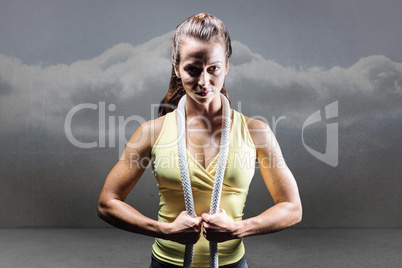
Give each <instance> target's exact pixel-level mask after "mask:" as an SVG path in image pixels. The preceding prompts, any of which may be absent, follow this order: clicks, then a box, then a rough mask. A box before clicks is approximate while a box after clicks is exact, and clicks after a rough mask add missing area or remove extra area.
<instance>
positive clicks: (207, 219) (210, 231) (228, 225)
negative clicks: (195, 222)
mask: <svg viewBox="0 0 402 268" xmlns="http://www.w3.org/2000/svg"><path fill="white" fill-rule="evenodd" d="M201 217H202V221H203V225H204V228H203V232H204V237H205V238H206V239H207V240H209V241H212V242H224V241H227V240H231V239H234V238H236V237H235V232H236V229H237V228H236V224H235V222H234V221H233V220H232V219H231V218H229V216H228V215H227V214H226V211H225V210H224V209H223V208H221V209H219V211H218V213H216V214H213V215H211V214H209V213H204V214H202V215H201Z"/></svg>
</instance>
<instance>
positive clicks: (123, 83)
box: [0, 33, 402, 133]
mask: <svg viewBox="0 0 402 268" xmlns="http://www.w3.org/2000/svg"><path fill="white" fill-rule="evenodd" d="M170 39H171V33H167V34H165V35H163V36H160V37H157V38H154V39H152V40H150V41H149V42H147V43H145V44H142V45H139V46H136V47H134V46H132V45H131V44H127V43H122V44H118V45H116V46H114V47H112V48H110V49H108V50H107V51H105V52H104V53H102V54H101V55H99V56H98V57H96V58H93V59H90V60H85V61H77V62H75V63H73V64H71V65H62V64H60V65H51V66H41V65H37V66H28V65H25V64H23V63H22V62H21V61H19V60H18V59H15V58H12V57H9V56H4V55H0V113H1V118H0V122H1V125H2V130H1V132H3V133H12V132H18V131H23V130H24V129H26V128H27V126H31V125H33V126H36V127H40V128H42V129H43V128H44V129H46V131H48V132H57V131H60V130H62V129H61V126H62V124H61V123H60V122H64V119H65V116H66V114H67V112H68V111H69V110H70V109H71V108H72V107H73V106H74V105H77V104H79V103H84V102H92V103H96V102H98V101H109V102H113V103H115V104H116V106H118V105H119V103H121V102H124V101H126V102H127V101H129V100H133V99H135V98H136V96H139V95H140V94H141V95H142V94H149V95H152V94H154V92H155V90H156V89H155V88H154V87H155V86H156V87H158V85H159V87H160V88H158V89H157V90H158V92H166V90H167V86H168V83H169V76H170V68H171V67H170V59H169V57H170ZM233 51H234V52H233V57H232V58H231V60H230V71H229V74H228V78H227V83H226V85H227V88H228V90H229V92H230V94H233V95H236V96H238V98H239V99H241V100H242V101H243V102H245V104H246V105H252V104H255V106H253V108H254V107H256V109H257V110H258V109H260V110H259V112H261V113H266V114H272V113H273V112H275V114H278V112H277V111H280V112H279V113H282V114H288V115H294V116H295V117H297V118H299V120H304V119H305V118H306V116H307V114H308V113H311V112H312V111H314V110H316V108H317V106H320V105H321V106H320V107H322V106H324V105H326V104H328V103H330V102H332V101H335V100H339V101H340V106H341V108H340V109H344V111H345V113H347V117H348V120H352V121H353V119H358V118H359V117H360V116H361V115H362V114H364V113H367V112H368V111H371V112H372V113H373V112H375V113H376V114H378V115H381V116H394V117H395V115H396V116H401V113H402V112H401V109H400V105H401V100H402V64H400V63H395V62H392V61H391V60H390V59H388V58H386V57H384V56H370V57H367V58H362V59H361V60H360V61H358V62H357V63H355V64H354V65H352V66H351V67H349V68H340V67H333V68H332V69H329V70H326V69H322V68H310V69H306V70H301V69H295V68H292V67H284V66H281V65H280V64H277V63H275V62H273V61H271V60H267V59H264V58H263V57H262V56H261V55H258V54H255V53H253V52H252V51H251V50H250V49H249V48H248V47H246V46H245V45H243V44H241V43H239V42H235V41H234V42H233ZM162 98H163V95H161V96H159V99H162ZM258 107H259V108H258ZM340 113H342V110H340ZM131 114H132V112H131Z"/></svg>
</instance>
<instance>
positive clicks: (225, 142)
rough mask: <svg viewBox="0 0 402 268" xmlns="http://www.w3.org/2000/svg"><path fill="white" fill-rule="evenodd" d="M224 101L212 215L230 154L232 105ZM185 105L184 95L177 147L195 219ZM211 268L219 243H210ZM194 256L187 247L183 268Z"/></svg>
mask: <svg viewBox="0 0 402 268" xmlns="http://www.w3.org/2000/svg"><path fill="white" fill-rule="evenodd" d="M221 98H222V99H223V104H224V105H223V114H224V118H223V121H222V133H221V142H220V148H219V155H218V166H217V170H216V173H215V181H214V186H213V189H212V197H211V208H210V213H211V214H215V213H217V212H218V209H219V203H220V197H221V193H222V183H223V177H224V175H225V168H226V162H227V156H228V152H229V140H230V104H229V101H228V100H227V98H226V97H225V96H224V95H223V94H221ZM185 104H186V95H184V96H183V97H182V98H181V99H180V101H179V104H178V107H177V145H178V154H179V166H180V173H181V177H182V186H183V192H184V200H185V203H186V211H187V214H189V215H190V216H192V217H195V210H194V200H193V195H192V190H191V182H190V175H189V171H188V162H187V151H186V130H185ZM209 247H210V267H212V268H217V267H218V265H219V264H218V263H219V260H218V243H215V242H210V243H209ZM193 255H194V245H187V246H186V250H185V255H184V265H183V267H185V268H187V267H191V264H192V259H193Z"/></svg>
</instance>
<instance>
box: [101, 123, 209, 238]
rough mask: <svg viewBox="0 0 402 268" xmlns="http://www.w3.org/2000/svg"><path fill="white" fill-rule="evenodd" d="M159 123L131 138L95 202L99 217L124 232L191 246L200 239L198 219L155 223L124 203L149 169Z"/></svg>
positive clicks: (148, 125) (147, 125) (146, 126)
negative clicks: (96, 202)
mask: <svg viewBox="0 0 402 268" xmlns="http://www.w3.org/2000/svg"><path fill="white" fill-rule="evenodd" d="M162 123H163V121H162V120H161V119H160V118H158V119H156V120H153V121H148V122H146V123H144V124H142V125H141V126H140V127H139V128H138V129H137V131H136V132H135V133H134V134H133V136H132V137H131V138H130V141H129V142H128V143H127V146H126V148H125V150H124V153H123V155H122V157H121V159H120V160H119V162H118V163H117V164H116V165H115V167H114V168H113V169H112V171H111V172H110V173H109V175H108V176H107V178H106V181H105V184H104V186H103V189H102V191H101V194H100V196H99V200H98V215H99V217H100V218H102V219H103V220H105V221H106V222H108V223H110V224H111V225H113V226H115V227H117V228H120V229H123V230H126V231H130V232H134V233H139V234H144V235H148V236H152V237H157V238H163V239H168V240H172V241H176V242H179V243H182V244H194V243H195V242H196V241H197V240H198V238H199V234H200V229H201V227H200V226H201V218H192V217H190V216H188V215H187V214H185V213H182V214H180V215H179V217H177V219H176V220H175V221H174V222H173V223H164V222H158V221H155V220H153V219H150V218H148V217H146V216H144V215H142V214H141V213H140V212H139V211H138V210H136V209H135V208H133V207H132V206H130V205H128V204H127V203H125V202H124V200H125V199H126V197H127V195H128V193H129V192H130V191H131V190H132V189H133V187H134V186H135V185H136V183H137V182H138V180H139V179H140V177H141V175H142V174H143V173H144V171H145V169H146V167H147V166H148V163H149V161H150V156H151V150H152V146H153V142H154V141H153V140H152V137H154V138H156V137H157V135H156V134H158V135H159V132H160V129H161V125H162ZM151 134H154V135H151Z"/></svg>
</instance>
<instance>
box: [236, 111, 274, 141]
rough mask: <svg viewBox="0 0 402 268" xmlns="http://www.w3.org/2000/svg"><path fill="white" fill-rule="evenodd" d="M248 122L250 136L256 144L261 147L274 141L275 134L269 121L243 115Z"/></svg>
mask: <svg viewBox="0 0 402 268" xmlns="http://www.w3.org/2000/svg"><path fill="white" fill-rule="evenodd" d="M243 117H244V120H245V122H246V125H247V128H248V131H249V133H250V136H251V138H252V140H253V142H254V144H255V145H256V147H261V146H263V145H269V144H271V142H272V141H273V139H272V138H274V134H273V132H272V130H271V128H270V127H269V125H268V124H267V123H265V122H264V121H263V120H260V119H256V118H252V117H248V116H245V115H243Z"/></svg>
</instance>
